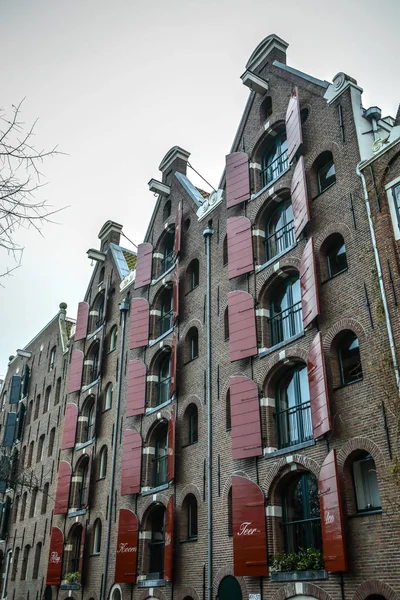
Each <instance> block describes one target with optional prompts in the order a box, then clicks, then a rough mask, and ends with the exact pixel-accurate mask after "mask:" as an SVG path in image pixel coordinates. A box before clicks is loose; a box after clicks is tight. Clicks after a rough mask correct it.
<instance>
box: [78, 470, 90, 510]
mask: <svg viewBox="0 0 400 600" xmlns="http://www.w3.org/2000/svg"><path fill="white" fill-rule="evenodd" d="M79 471H80V473H79V474H80V476H81V477H82V481H81V484H80V490H79V508H84V507H85V505H86V494H87V486H88V463H87V462H85V464H84V465H83V466H81V468H80V469H79Z"/></svg>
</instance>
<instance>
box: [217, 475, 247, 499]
mask: <svg viewBox="0 0 400 600" xmlns="http://www.w3.org/2000/svg"><path fill="white" fill-rule="evenodd" d="M233 475H239V476H240V477H246V479H250V481H251V477H250V475H248V474H247V473H246V472H245V471H234V472H233V473H232V475H229V477H227V478H226V480H225V483H224V485H223V488H222V494H221V500H222V501H223V502H224V503H227V502H228V494H229V490H230V489H231V487H232V477H233Z"/></svg>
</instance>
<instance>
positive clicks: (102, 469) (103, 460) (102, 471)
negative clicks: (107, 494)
mask: <svg viewBox="0 0 400 600" xmlns="http://www.w3.org/2000/svg"><path fill="white" fill-rule="evenodd" d="M107 458H108V450H107V446H103V447H102V449H101V451H100V465H99V479H104V477H105V476H106V474H107Z"/></svg>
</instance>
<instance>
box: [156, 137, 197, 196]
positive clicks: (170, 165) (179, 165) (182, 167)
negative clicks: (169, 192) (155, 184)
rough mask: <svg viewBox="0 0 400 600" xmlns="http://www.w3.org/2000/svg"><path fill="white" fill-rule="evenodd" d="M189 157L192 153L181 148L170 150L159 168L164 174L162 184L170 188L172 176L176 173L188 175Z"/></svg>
mask: <svg viewBox="0 0 400 600" xmlns="http://www.w3.org/2000/svg"><path fill="white" fill-rule="evenodd" d="M189 156H190V152H187V150H184V149H183V148H181V147H180V146H174V147H173V148H171V150H168V152H167V154H166V155H165V156H164V158H163V159H162V161H161V163H160V166H159V167H158V168H159V169H160V171H161V173H162V183H165V184H166V185H169V186H170V185H171V178H172V175H173V174H174V173H176V172H178V173H182V174H183V175H186V171H187V162H188V159H189Z"/></svg>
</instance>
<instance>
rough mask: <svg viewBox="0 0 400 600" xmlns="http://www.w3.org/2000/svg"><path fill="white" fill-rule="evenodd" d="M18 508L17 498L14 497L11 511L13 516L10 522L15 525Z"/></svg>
mask: <svg viewBox="0 0 400 600" xmlns="http://www.w3.org/2000/svg"><path fill="white" fill-rule="evenodd" d="M18 507H19V496H16V497H15V499H14V507H13V508H14V510H13V516H12V522H13V523H16V522H17V516H18Z"/></svg>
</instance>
